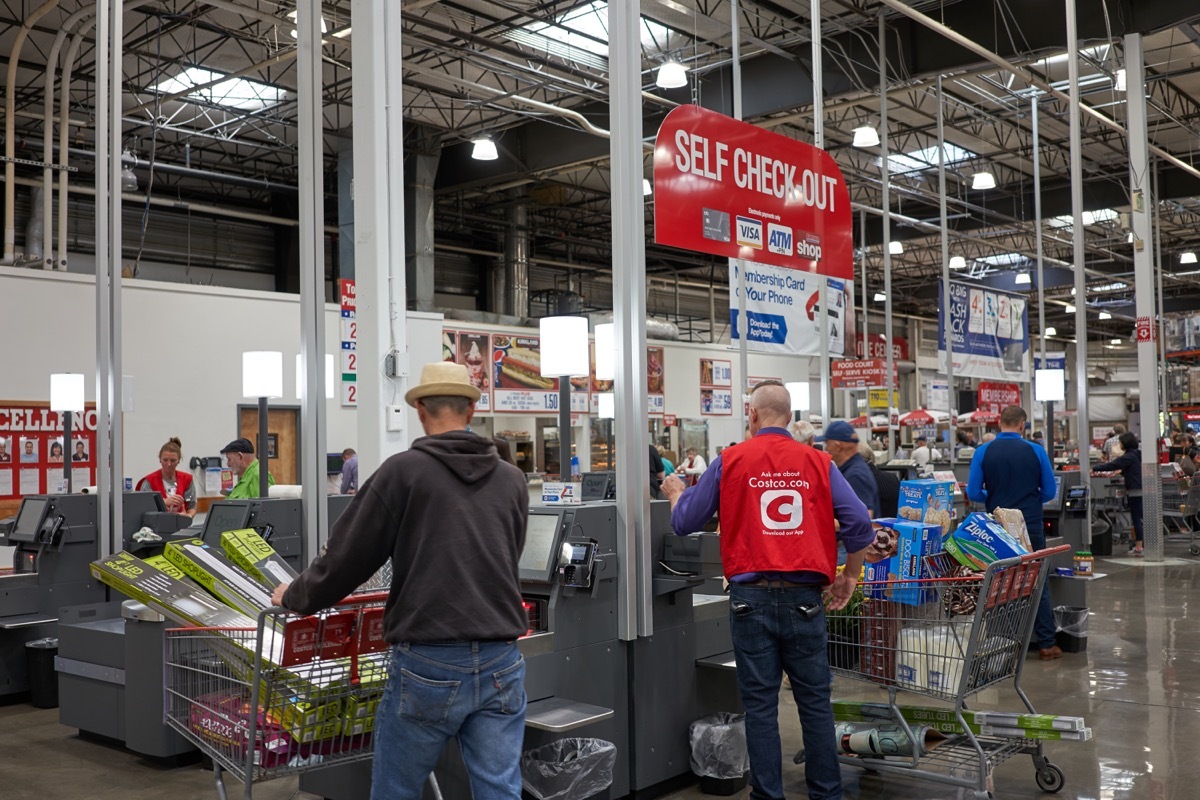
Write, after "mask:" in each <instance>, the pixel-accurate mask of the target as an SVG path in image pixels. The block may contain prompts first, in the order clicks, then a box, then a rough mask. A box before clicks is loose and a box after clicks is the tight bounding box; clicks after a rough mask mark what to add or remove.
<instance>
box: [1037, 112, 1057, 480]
mask: <svg viewBox="0 0 1200 800" xmlns="http://www.w3.org/2000/svg"><path fill="white" fill-rule="evenodd" d="M1029 115H1030V116H1029V118H1030V122H1031V125H1032V140H1033V141H1032V147H1030V155H1031V156H1032V158H1033V226H1034V229H1035V230H1036V231H1037V233H1036V234H1035V236H1037V286H1038V341H1040V342H1041V348H1040V356H1041V360H1042V368H1043V369H1045V368H1046V367H1047V364H1046V293H1045V291H1044V288H1043V276H1042V265H1043V263H1044V253H1043V249H1042V158H1041V149H1042V143H1041V138H1040V136H1039V135H1038V96H1037V95H1036V94H1035V95H1034V96H1033V97H1032V98H1030V100H1029ZM1032 395H1033V392H1030V402H1033V397H1032ZM1042 427H1043V428H1044V429H1045V431H1046V454H1047V455H1049V456H1050V461H1051V463H1053V462H1054V404H1053V403H1047V404H1046V405H1045V406H1044V407H1043V411H1042ZM1061 500H1062V498H1059V501H1060V502H1061Z"/></svg>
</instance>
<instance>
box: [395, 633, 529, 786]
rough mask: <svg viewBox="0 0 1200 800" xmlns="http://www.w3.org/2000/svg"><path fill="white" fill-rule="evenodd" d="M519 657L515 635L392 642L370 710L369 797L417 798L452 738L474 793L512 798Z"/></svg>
mask: <svg viewBox="0 0 1200 800" xmlns="http://www.w3.org/2000/svg"><path fill="white" fill-rule="evenodd" d="M524 736H525V659H524V658H522V656H521V653H520V652H519V651H518V650H517V645H516V643H515V642H456V643H447V644H416V643H413V644H399V645H396V646H395V647H393V649H392V669H391V677H390V678H389V680H388V684H387V688H386V689H385V690H384V693H383V699H382V700H381V701H380V703H379V709H378V711H377V712H376V714H375V762H374V765H373V767H372V771H371V800H420V798H421V791H422V788H423V787H424V785H425V780H426V779H427V778H428V777H429V773H430V772H432V771H433V768H434V765H436V764H437V760H438V757H439V756H440V755H441V753H442V749H443V748H444V747H445V745H446V742H447V741H449V740H450V739H451V738H456V739H457V740H458V747H459V749H460V750H461V751H462V758H463V763H464V764H466V768H467V776H468V778H469V779H470V783H471V794H472V796H473V797H474V800H501V799H502V798H503V799H504V800H519V798H520V796H521V768H520V763H519V762H520V758H521V744H522V742H523V740H524Z"/></svg>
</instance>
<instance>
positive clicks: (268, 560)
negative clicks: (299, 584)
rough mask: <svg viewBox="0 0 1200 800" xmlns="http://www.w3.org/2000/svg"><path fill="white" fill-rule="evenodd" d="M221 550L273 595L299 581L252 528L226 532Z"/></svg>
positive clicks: (222, 538)
mask: <svg viewBox="0 0 1200 800" xmlns="http://www.w3.org/2000/svg"><path fill="white" fill-rule="evenodd" d="M221 549H223V550H224V551H225V555H226V556H227V557H228V558H229V560H230V561H232V562H233V563H234V564H237V565H238V566H239V567H241V568H242V569H244V570H245V571H246V572H247V574H249V575H250V577H252V578H254V579H255V580H256V581H258V582H259V583H261V584H262V585H263V586H266V587H267V589H269V590H272V591H274V589H275V587H277V586H279V585H281V584H284V583H291V582H292V581H294V580H296V577H297V573H296V570H294V569H292V567H291V565H290V564H288V563H287V562H286V561H284V560H283V557H282V556H280V555H279V554H278V553H276V552H275V549H274V548H273V547H271V545H269V544H267V542H266V540H264V539H263V538H262V537H261V536H259V535H258V532H257V531H254V530H252V529H250V528H244V529H242V530H236V531H225V532H223V533H222V534H221Z"/></svg>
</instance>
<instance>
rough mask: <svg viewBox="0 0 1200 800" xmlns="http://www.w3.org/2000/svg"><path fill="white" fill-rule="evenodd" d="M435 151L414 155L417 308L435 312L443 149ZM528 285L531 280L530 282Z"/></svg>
mask: <svg viewBox="0 0 1200 800" xmlns="http://www.w3.org/2000/svg"><path fill="white" fill-rule="evenodd" d="M431 149H432V152H417V153H416V155H415V156H414V158H413V165H414V166H415V168H416V169H415V173H416V174H415V175H414V176H413V236H414V237H415V238H416V241H415V242H413V250H414V252H415V258H414V259H413V261H414V262H416V270H415V273H414V275H413V281H414V283H415V284H416V285H415V286H414V287H413V289H414V292H415V294H416V301H417V302H416V307H417V311H433V308H434V306H433V269H434V258H433V214H434V202H433V181H434V178H436V177H437V169H438V162H439V161H440V160H441V154H442V151H441V148H440V147H434V148H431ZM526 285H528V282H526Z"/></svg>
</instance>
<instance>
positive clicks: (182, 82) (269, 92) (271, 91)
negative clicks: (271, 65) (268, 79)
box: [149, 67, 287, 111]
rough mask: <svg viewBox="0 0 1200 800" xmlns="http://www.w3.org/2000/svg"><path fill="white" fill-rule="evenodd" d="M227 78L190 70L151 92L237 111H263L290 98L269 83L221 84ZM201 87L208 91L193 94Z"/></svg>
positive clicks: (229, 81)
mask: <svg viewBox="0 0 1200 800" xmlns="http://www.w3.org/2000/svg"><path fill="white" fill-rule="evenodd" d="M223 77H224V74H223V73H220V72H213V71H212V70H207V69H204V68H203V67H188V68H187V69H185V70H184V71H183V72H181V73H180V74H179V75H177V76H176V77H174V78H168V79H167V80H165V81H163V82H162V83H159V84H158V85H156V86H151V87H150V89H149V91H152V92H157V93H158V94H179V93H180V92H187V95H186V97H187V98H189V99H193V100H202V101H204V102H206V103H211V104H212V105H216V106H221V107H223V108H229V109H234V110H236V111H260V110H262V109H264V108H267V107H268V106H273V105H276V104H277V103H280V102H282V101H283V100H284V98H285V97H286V96H287V91H286V90H285V89H281V88H279V87H278V86H272V85H270V84H268V83H260V82H259V81H251V80H246V79H245V78H229V79H227V80H221V78H223ZM214 82H215V83H214ZM209 84H212V85H209ZM197 86H202V87H204V88H201V89H196V90H195V91H189V90H191V89H195V88H196V87H197Z"/></svg>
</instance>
